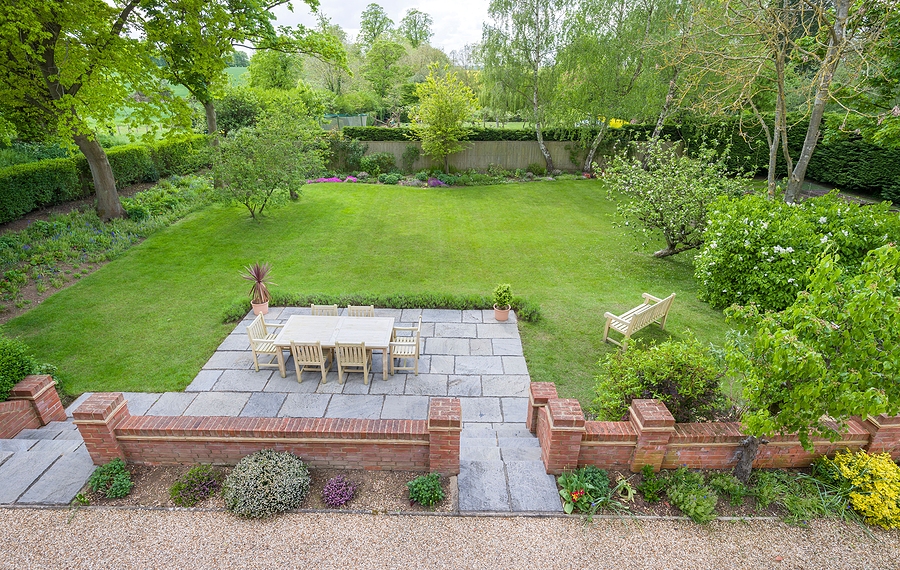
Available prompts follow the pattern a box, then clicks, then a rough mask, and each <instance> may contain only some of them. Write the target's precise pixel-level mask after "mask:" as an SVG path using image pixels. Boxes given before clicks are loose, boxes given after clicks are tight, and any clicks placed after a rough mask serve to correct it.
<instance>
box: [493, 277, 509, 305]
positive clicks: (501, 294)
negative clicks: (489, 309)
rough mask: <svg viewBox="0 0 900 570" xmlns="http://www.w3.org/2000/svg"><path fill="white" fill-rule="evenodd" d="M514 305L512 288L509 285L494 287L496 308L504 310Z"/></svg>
mask: <svg viewBox="0 0 900 570" xmlns="http://www.w3.org/2000/svg"><path fill="white" fill-rule="evenodd" d="M509 305H512V287H511V286H510V284H509V283H500V284H499V285H497V286H496V287H494V306H495V307H499V308H501V309H502V308H503V307H506V306H509Z"/></svg>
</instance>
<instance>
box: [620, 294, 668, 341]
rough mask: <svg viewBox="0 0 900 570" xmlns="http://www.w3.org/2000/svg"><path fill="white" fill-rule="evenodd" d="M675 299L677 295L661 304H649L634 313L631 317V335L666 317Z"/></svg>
mask: <svg viewBox="0 0 900 570" xmlns="http://www.w3.org/2000/svg"><path fill="white" fill-rule="evenodd" d="M674 298H675V295H669V296H668V297H666V298H665V299H663V300H662V301H660V302H659V303H655V304H653V305H649V304H648V305H646V306H644V308H642V309H641V310H639V311H637V312H636V313H634V315H632V317H631V324H630V326H629V327H628V329H629V333H632V332H637V331H639V330H641V329H642V328H644V327H646V326H648V325H650V324H653V323H654V322H656V321H658V320H659V319H661V318H662V317H664V316H665V315H666V313H668V312H669V305H671V304H672V300H673V299H674Z"/></svg>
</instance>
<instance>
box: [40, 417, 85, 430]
mask: <svg viewBox="0 0 900 570" xmlns="http://www.w3.org/2000/svg"><path fill="white" fill-rule="evenodd" d="M44 427H45V428H50V429H56V428H60V429H70V430H77V429H78V426H77V425H75V421H74V420H72V419H71V418H66V421H64V422H60V421H52V422H48V423H47V425H46V426H44Z"/></svg>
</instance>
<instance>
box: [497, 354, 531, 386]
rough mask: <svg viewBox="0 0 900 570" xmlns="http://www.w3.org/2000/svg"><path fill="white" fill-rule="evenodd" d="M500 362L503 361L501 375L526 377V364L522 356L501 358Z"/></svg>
mask: <svg viewBox="0 0 900 570" xmlns="http://www.w3.org/2000/svg"><path fill="white" fill-rule="evenodd" d="M500 360H502V361H503V373H504V374H520V375H522V376H527V377H529V381H530V376H528V364H526V363H525V357H524V356H501V357H500Z"/></svg>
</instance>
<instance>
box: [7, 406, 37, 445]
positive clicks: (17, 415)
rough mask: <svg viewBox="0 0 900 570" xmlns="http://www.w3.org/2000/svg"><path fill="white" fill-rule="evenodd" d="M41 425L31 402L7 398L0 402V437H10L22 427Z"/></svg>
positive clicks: (15, 434) (14, 435)
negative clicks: (7, 399) (5, 400)
mask: <svg viewBox="0 0 900 570" xmlns="http://www.w3.org/2000/svg"><path fill="white" fill-rule="evenodd" d="M39 427H41V420H40V419H39V418H38V415H37V412H35V411H34V406H32V405H31V402H27V401H25V400H9V401H8V402H0V439H12V438H14V437H16V436H17V435H19V432H20V431H22V430H23V429H34V428H39Z"/></svg>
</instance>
